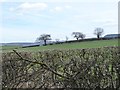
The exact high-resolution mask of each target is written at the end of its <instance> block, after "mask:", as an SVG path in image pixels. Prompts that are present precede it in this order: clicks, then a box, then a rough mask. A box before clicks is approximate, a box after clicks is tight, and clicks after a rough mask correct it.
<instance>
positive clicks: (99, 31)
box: [36, 27, 104, 46]
mask: <svg viewBox="0 0 120 90" xmlns="http://www.w3.org/2000/svg"><path fill="white" fill-rule="evenodd" d="M103 32H104V29H103V28H100V27H98V28H96V29H95V30H94V34H95V35H96V36H97V38H98V39H99V38H100V36H102V34H103ZM72 36H73V37H74V38H76V40H79V39H84V38H85V37H86V35H85V34H83V33H82V32H72ZM41 40H43V41H44V45H45V46H46V45H47V40H51V35H50V34H42V35H40V36H39V37H38V38H37V39H36V42H39V41H41ZM66 40H68V37H67V36H66ZM57 41H58V40H57Z"/></svg>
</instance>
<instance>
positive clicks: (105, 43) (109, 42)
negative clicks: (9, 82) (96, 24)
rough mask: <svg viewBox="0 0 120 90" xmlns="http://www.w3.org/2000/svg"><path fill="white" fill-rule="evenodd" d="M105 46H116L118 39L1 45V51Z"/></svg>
mask: <svg viewBox="0 0 120 90" xmlns="http://www.w3.org/2000/svg"><path fill="white" fill-rule="evenodd" d="M119 40H120V39H119ZM106 46H118V39H112V40H99V41H85V42H75V43H64V44H54V45H47V46H39V47H29V48H21V47H17V46H3V47H2V51H3V52H8V51H12V50H13V49H15V48H17V51H32V52H33V51H44V50H53V49H79V48H99V47H106Z"/></svg>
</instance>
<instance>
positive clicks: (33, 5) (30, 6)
mask: <svg viewBox="0 0 120 90" xmlns="http://www.w3.org/2000/svg"><path fill="white" fill-rule="evenodd" d="M45 8H47V4H46V3H23V4H21V5H20V6H18V9H23V10H30V9H37V10H44V9H45Z"/></svg>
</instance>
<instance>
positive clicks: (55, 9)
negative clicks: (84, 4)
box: [50, 6, 63, 12]
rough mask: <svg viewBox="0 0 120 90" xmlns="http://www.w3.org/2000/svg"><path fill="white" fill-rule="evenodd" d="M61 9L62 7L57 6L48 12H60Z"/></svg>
mask: <svg viewBox="0 0 120 90" xmlns="http://www.w3.org/2000/svg"><path fill="white" fill-rule="evenodd" d="M62 11H63V7H59V6H57V7H55V8H53V9H51V10H50V12H62Z"/></svg>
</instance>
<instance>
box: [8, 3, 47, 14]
mask: <svg viewBox="0 0 120 90" xmlns="http://www.w3.org/2000/svg"><path fill="white" fill-rule="evenodd" d="M47 7H48V5H47V4H46V3H28V2H26V3H22V4H20V5H19V6H17V7H15V8H13V7H11V8H9V10H10V11H11V12H18V13H20V14H23V13H28V12H35V11H36V12H38V11H43V10H45V9H46V8H47Z"/></svg>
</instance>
